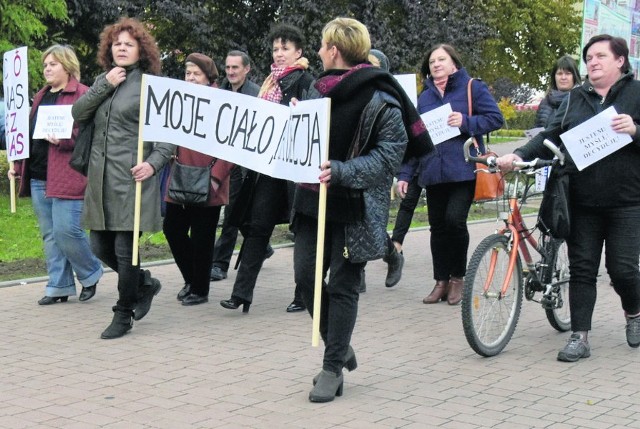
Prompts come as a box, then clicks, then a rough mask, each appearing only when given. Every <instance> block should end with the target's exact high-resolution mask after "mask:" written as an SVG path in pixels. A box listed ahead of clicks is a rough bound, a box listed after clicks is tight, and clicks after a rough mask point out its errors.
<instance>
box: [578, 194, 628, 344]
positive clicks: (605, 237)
mask: <svg viewBox="0 0 640 429" xmlns="http://www.w3.org/2000/svg"><path fill="white" fill-rule="evenodd" d="M603 244H604V245H605V265H606V267H607V272H608V273H609V277H611V281H612V282H613V285H614V288H615V291H616V293H617V294H618V295H619V296H620V301H621V302H622V309H623V310H624V311H625V312H627V313H628V314H637V313H638V312H640V273H639V270H638V256H639V255H640V206H633V207H615V208H597V207H588V208H587V207H572V210H571V236H570V237H569V239H568V240H567V246H568V250H569V270H570V274H571V280H570V282H569V302H570V305H571V329H572V330H573V331H589V330H591V317H592V315H593V308H594V306H595V303H596V295H597V292H596V277H597V275H598V268H599V266H600V258H601V255H602V245H603Z"/></svg>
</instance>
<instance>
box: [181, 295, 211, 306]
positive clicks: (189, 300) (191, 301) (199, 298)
mask: <svg viewBox="0 0 640 429" xmlns="http://www.w3.org/2000/svg"><path fill="white" fill-rule="evenodd" d="M205 302H209V297H208V296H207V295H196V294H195V293H190V294H189V295H187V296H186V297H185V298H184V299H183V300H182V305H198V304H204V303H205Z"/></svg>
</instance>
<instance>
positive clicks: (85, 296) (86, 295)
mask: <svg viewBox="0 0 640 429" xmlns="http://www.w3.org/2000/svg"><path fill="white" fill-rule="evenodd" d="M95 294H96V285H93V286H87V287H83V288H82V292H80V296H79V297H78V301H88V300H90V299H91V298H93V295H95Z"/></svg>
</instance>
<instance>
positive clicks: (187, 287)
mask: <svg viewBox="0 0 640 429" xmlns="http://www.w3.org/2000/svg"><path fill="white" fill-rule="evenodd" d="M190 293H191V285H190V284H189V283H185V284H184V287H183V288H182V289H180V292H178V297H177V298H178V301H182V300H183V299H185V298H186V297H187V295H189V294H190Z"/></svg>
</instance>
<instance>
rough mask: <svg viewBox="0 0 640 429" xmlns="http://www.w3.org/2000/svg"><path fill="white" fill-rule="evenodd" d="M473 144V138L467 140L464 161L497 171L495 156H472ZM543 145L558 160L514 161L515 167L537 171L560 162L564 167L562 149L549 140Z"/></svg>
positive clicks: (464, 146) (545, 140)
mask: <svg viewBox="0 0 640 429" xmlns="http://www.w3.org/2000/svg"><path fill="white" fill-rule="evenodd" d="M472 144H473V138H469V139H467V141H466V142H464V145H463V151H464V160H465V161H466V162H477V163H480V164H484V165H486V166H487V167H489V171H491V172H494V171H497V170H498V164H497V161H496V157H495V156H487V157H478V156H471V153H470V151H469V148H470V147H471V145H472ZM543 144H544V145H545V146H546V147H547V148H549V150H551V152H553V154H554V155H555V156H556V158H557V160H556V159H552V160H547V159H540V158H536V159H533V160H531V161H513V166H514V167H516V168H519V169H531V170H537V169H539V168H542V167H547V166H550V165H553V164H555V163H556V162H558V163H559V164H560V165H564V154H563V153H562V152H560V149H559V148H558V146H556V145H555V144H553V143H552V142H551V141H549V140H547V139H544V141H543Z"/></svg>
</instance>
